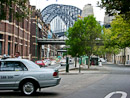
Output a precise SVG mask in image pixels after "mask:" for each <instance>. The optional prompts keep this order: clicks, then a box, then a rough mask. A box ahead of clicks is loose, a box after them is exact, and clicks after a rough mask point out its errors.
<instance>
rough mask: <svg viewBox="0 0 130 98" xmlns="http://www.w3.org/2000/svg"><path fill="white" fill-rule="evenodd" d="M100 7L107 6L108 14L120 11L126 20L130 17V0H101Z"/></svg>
mask: <svg viewBox="0 0 130 98" xmlns="http://www.w3.org/2000/svg"><path fill="white" fill-rule="evenodd" d="M98 5H100V7H102V8H103V7H105V9H106V12H107V14H109V15H114V14H115V13H119V14H121V15H123V18H124V19H125V20H127V19H130V1H129V0H101V4H99V3H98Z"/></svg>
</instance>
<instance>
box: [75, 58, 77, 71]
mask: <svg viewBox="0 0 130 98" xmlns="http://www.w3.org/2000/svg"><path fill="white" fill-rule="evenodd" d="M76 67H77V57H75V68H76Z"/></svg>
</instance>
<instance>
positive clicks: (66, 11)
mask: <svg viewBox="0 0 130 98" xmlns="http://www.w3.org/2000/svg"><path fill="white" fill-rule="evenodd" d="M81 13H82V10H81V9H79V8H77V7H75V6H71V5H62V4H52V5H49V6H47V7H46V8H44V9H43V10H42V11H41V14H42V17H43V21H44V22H45V23H50V22H51V21H52V20H53V19H54V18H55V17H57V16H59V17H60V18H61V19H62V20H63V22H64V23H65V25H66V27H71V26H73V24H74V22H75V21H77V19H78V16H79V15H81Z"/></svg>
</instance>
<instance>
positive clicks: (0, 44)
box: [0, 41, 2, 55]
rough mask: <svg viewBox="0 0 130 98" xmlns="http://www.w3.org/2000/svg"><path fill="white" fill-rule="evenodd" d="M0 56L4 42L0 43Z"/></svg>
mask: <svg viewBox="0 0 130 98" xmlns="http://www.w3.org/2000/svg"><path fill="white" fill-rule="evenodd" d="M0 55H2V41H0Z"/></svg>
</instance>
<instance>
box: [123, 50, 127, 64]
mask: <svg viewBox="0 0 130 98" xmlns="http://www.w3.org/2000/svg"><path fill="white" fill-rule="evenodd" d="M125 59H126V57H125V48H124V56H123V60H124V62H123V63H124V66H125Z"/></svg>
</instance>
